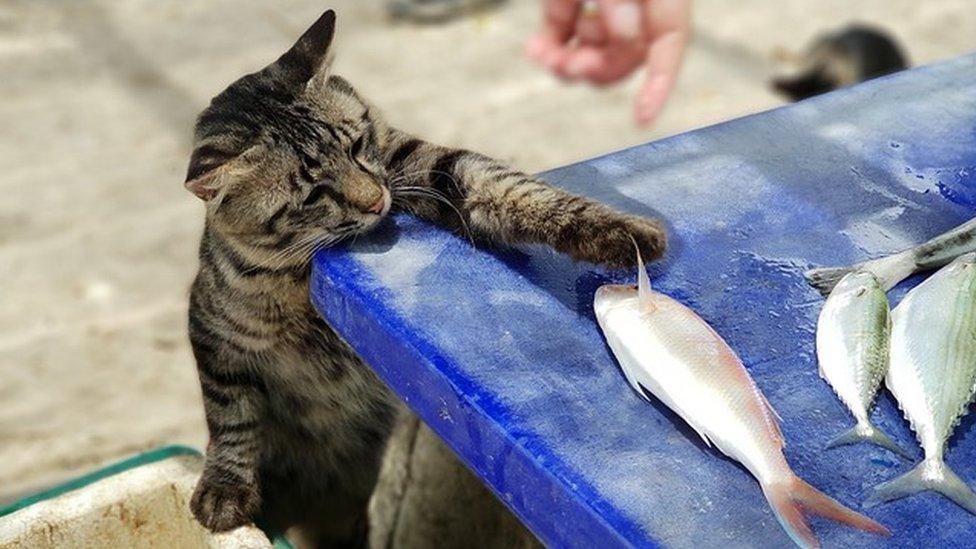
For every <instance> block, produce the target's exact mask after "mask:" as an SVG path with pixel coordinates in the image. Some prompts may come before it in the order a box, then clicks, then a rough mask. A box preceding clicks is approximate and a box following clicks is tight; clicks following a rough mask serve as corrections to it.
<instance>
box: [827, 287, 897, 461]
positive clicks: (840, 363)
mask: <svg viewBox="0 0 976 549" xmlns="http://www.w3.org/2000/svg"><path fill="white" fill-rule="evenodd" d="M889 315H890V309H889V306H888V296H887V295H885V292H884V290H882V289H881V284H880V283H879V282H878V278H877V277H876V276H874V275H873V274H871V273H870V272H867V271H855V272H853V273H850V274H848V275H846V276H844V278H842V279H841V281H840V282H839V283H838V284H837V286H836V287H835V288H834V290H833V291H832V292H831V293H830V297H828V298H827V302H826V303H825V304H824V307H823V310H822V311H821V312H820V318H819V319H818V320H817V360H818V362H819V363H820V377H822V378H823V379H825V380H826V381H827V383H829V384H830V386H831V387H833V389H834V392H836V393H837V396H838V397H840V399H841V401H843V402H844V404H845V405H846V406H847V408H848V410H850V411H851V414H853V415H854V419H855V420H857V424H856V425H855V426H854V427H853V428H851V429H850V430H849V431H846V432H844V433H842V434H841V435H840V436H838V437H836V438H835V439H833V440H832V441H830V442H829V443H828V444H827V448H832V447H834V446H840V445H842V444H853V443H856V442H859V441H869V442H872V443H874V444H877V445H878V446H881V447H883V448H887V449H888V450H891V451H892V452H894V453H896V454H898V455H900V456H903V457H905V458H907V459H911V456H910V455H908V454H907V453H905V451H904V450H902V449H901V448H899V447H898V445H897V444H895V443H894V442H893V441H892V440H891V439H890V438H888V436H887V435H885V434H884V433H883V432H881V431H880V430H878V429H877V428H876V427H875V426H874V425H872V424H871V420H870V410H871V405H872V404H873V403H874V397H875V395H876V394H877V393H878V388H879V387H880V386H881V381H882V380H883V379H884V376H885V372H887V371H888V336H889V333H890V327H891V322H890V316H889Z"/></svg>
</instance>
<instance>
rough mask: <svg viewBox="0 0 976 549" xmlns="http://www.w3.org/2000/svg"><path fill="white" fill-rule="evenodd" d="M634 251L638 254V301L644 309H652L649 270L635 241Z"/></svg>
mask: <svg viewBox="0 0 976 549" xmlns="http://www.w3.org/2000/svg"><path fill="white" fill-rule="evenodd" d="M631 240H633V237H631ZM634 250H635V251H636V252H637V301H638V302H639V303H640V304H641V306H642V307H651V279H650V278H648V276H647V268H646V267H645V266H644V259H643V258H642V257H641V253H640V248H638V247H637V241H634Z"/></svg>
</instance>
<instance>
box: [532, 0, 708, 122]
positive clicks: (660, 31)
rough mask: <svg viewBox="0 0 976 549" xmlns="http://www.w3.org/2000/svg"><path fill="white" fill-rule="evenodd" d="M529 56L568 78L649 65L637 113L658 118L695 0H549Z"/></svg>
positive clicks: (593, 78)
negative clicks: (542, 23)
mask: <svg viewBox="0 0 976 549" xmlns="http://www.w3.org/2000/svg"><path fill="white" fill-rule="evenodd" d="M544 2H545V6H544V10H545V24H544V28H543V30H542V32H540V33H539V34H538V35H536V36H535V37H533V38H532V39H531V40H530V41H529V43H528V47H527V49H528V53H529V56H530V57H532V58H533V59H535V60H536V61H538V62H539V63H540V64H542V65H543V66H544V67H546V68H547V69H549V70H550V71H552V72H553V73H554V74H556V75H557V76H559V77H561V78H565V79H567V80H583V81H587V82H590V83H592V84H596V85H608V84H612V83H615V82H618V81H620V80H622V79H623V78H626V77H627V76H628V75H630V74H631V73H632V72H634V71H635V70H637V69H638V68H640V67H642V66H643V67H645V68H646V74H645V76H644V83H643V84H642V85H641V88H640V90H639V91H638V92H637V100H636V104H635V111H634V112H635V117H636V119H637V122H638V123H639V124H648V123H650V122H651V121H653V120H654V119H655V118H656V117H657V115H658V114H659V113H660V112H661V110H662V109H663V107H664V103H665V101H666V100H667V98H668V95H669V94H670V92H671V89H672V88H673V87H674V83H675V80H676V79H677V75H678V69H679V68H680V67H681V60H682V56H683V54H684V50H685V46H686V45H687V43H688V38H689V35H690V32H691V0H544Z"/></svg>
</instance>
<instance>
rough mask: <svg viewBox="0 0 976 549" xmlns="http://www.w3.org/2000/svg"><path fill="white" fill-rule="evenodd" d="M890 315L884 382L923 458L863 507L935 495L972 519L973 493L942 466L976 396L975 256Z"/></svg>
mask: <svg viewBox="0 0 976 549" xmlns="http://www.w3.org/2000/svg"><path fill="white" fill-rule="evenodd" d="M891 316H892V333H891V364H890V366H889V368H888V376H887V378H886V381H887V385H888V388H889V389H890V390H891V392H892V393H893V394H894V395H895V398H897V399H898V403H899V404H900V405H901V409H902V411H903V412H904V413H905V417H906V418H908V421H909V423H911V426H912V429H913V430H914V431H915V435H916V436H917V437H918V441H919V443H921V445H922V449H924V450H925V459H924V460H922V462H921V463H920V464H918V465H917V466H916V467H915V468H914V469H912V470H911V471H909V472H908V473H905V474H904V475H902V476H900V477H898V478H896V479H894V480H890V481H888V482H885V483H883V484H880V485H878V486H877V487H876V488H875V489H874V492H873V493H872V495H871V497H870V498H869V499H868V501H867V502H866V504H868V505H874V504H877V503H880V502H882V501H889V500H893V499H897V498H901V497H905V496H907V495H910V494H914V493H916V492H921V491H924V490H932V491H935V492H938V493H940V494H942V495H944V496H946V497H947V498H949V499H951V500H952V501H954V502H955V503H957V504H958V505H960V506H961V507H963V508H965V509H966V510H968V511H969V512H970V513H973V514H976V494H974V493H973V491H972V489H970V487H969V486H967V485H966V483H965V482H963V480H962V479H960V478H959V477H958V476H957V475H956V474H955V473H954V472H953V471H952V470H951V469H949V467H948V466H947V465H946V464H945V462H944V461H943V454H944V453H945V449H946V441H948V440H949V436H950V435H951V434H952V431H953V430H954V429H955V427H956V425H958V424H959V420H960V419H961V418H962V416H963V415H965V413H966V411H967V409H968V407H969V404H970V402H972V399H973V394H974V392H976V253H970V254H966V255H964V256H961V257H959V258H958V259H956V260H955V261H953V262H952V263H950V264H949V266H947V267H944V268H943V269H942V270H940V271H938V272H937V273H935V274H934V275H932V276H931V277H929V278H928V280H926V281H925V282H923V283H921V284H919V285H918V287H916V288H915V289H914V290H912V291H911V292H909V293H908V295H907V296H906V297H905V299H904V300H902V302H901V303H900V304H899V305H898V306H897V307H895V310H894V311H893V312H892V315H891Z"/></svg>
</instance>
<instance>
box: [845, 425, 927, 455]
mask: <svg viewBox="0 0 976 549" xmlns="http://www.w3.org/2000/svg"><path fill="white" fill-rule="evenodd" d="M862 441H864V442H870V443H871V444H875V445H877V446H880V447H882V448H884V449H886V450H888V451H890V452H893V453H895V454H897V455H899V456H901V457H903V458H905V459H912V456H911V455H910V454H909V453H908V452H906V451H905V450H902V449H901V447H900V446H898V445H897V444H895V441H893V440H891V438H890V437H889V436H888V435H886V434H884V432H882V431H881V429H878V428H877V427H875V426H874V425H871V424H870V423H868V422H861V423H858V424H857V425H855V426H854V427H851V428H850V429H848V430H847V431H844V432H843V433H841V434H839V435H837V436H836V437H834V438H833V439H832V440H831V441H830V442H828V443H827V446H826V448H836V447H837V446H844V445H845V444H856V443H858V442H862Z"/></svg>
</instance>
